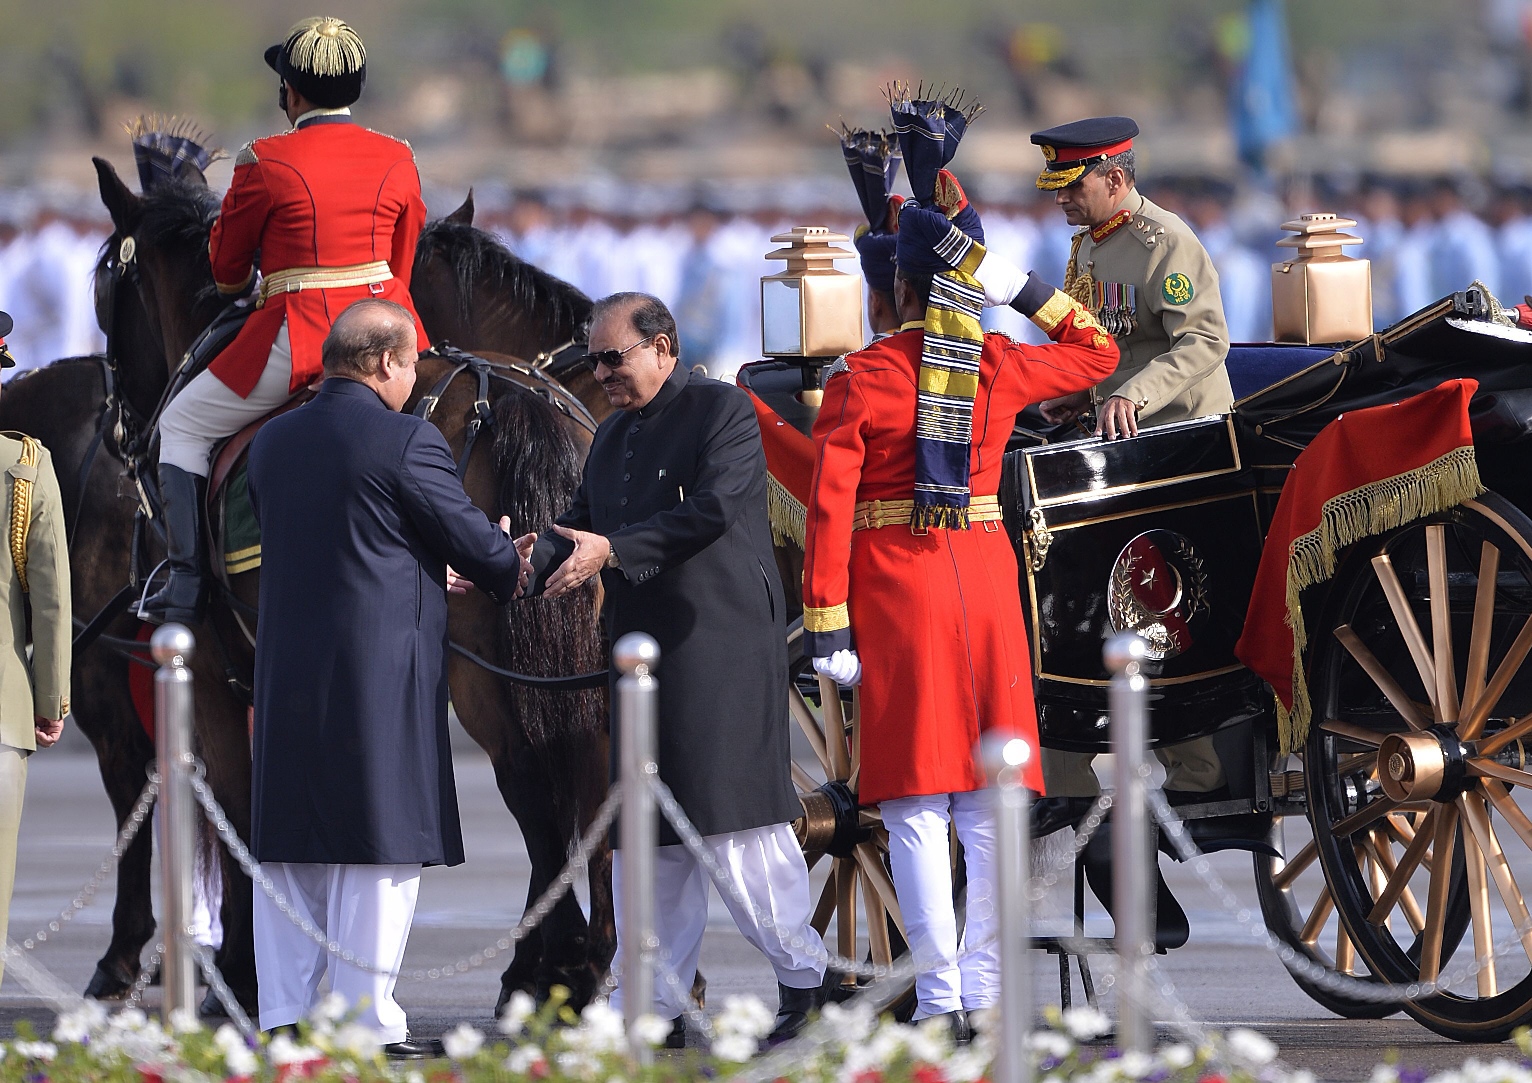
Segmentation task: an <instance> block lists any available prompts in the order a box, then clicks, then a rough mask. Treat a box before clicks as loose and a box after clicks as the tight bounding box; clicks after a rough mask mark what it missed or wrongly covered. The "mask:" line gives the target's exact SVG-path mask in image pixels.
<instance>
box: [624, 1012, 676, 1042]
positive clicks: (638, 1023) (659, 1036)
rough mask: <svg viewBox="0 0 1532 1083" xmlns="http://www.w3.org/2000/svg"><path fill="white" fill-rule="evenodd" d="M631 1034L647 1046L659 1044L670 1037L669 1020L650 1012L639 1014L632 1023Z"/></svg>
mask: <svg viewBox="0 0 1532 1083" xmlns="http://www.w3.org/2000/svg"><path fill="white" fill-rule="evenodd" d="M633 1036H634V1037H635V1038H637V1039H638V1040H639V1041H641V1042H643V1043H644V1044H645V1045H647V1046H651V1047H654V1046H659V1045H660V1044H662V1043H663V1042H664V1041H665V1039H666V1038H668V1037H670V1020H669V1019H661V1018H660V1017H659V1016H657V1015H654V1014H652V1013H651V1014H649V1015H641V1016H639V1017H638V1019H637V1020H635V1021H634V1023H633Z"/></svg>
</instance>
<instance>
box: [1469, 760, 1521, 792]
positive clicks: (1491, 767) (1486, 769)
mask: <svg viewBox="0 0 1532 1083" xmlns="http://www.w3.org/2000/svg"><path fill="white" fill-rule="evenodd" d="M1468 773H1469V774H1471V775H1478V776H1479V777H1480V778H1494V779H1499V780H1500V781H1501V782H1509V783H1510V784H1511V785H1512V786H1532V774H1528V773H1527V772H1526V771H1518V770H1516V768H1514V767H1507V766H1506V765H1505V764H1503V763H1496V762H1495V761H1494V760H1485V759H1478V758H1475V759H1471V760H1469V761H1468Z"/></svg>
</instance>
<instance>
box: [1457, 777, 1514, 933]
mask: <svg viewBox="0 0 1532 1083" xmlns="http://www.w3.org/2000/svg"><path fill="white" fill-rule="evenodd" d="M1457 803H1458V805H1459V807H1461V808H1462V810H1463V820H1464V822H1465V823H1467V824H1468V826H1469V828H1470V829H1471V831H1472V835H1473V841H1474V843H1475V844H1476V848H1477V849H1478V850H1479V852H1480V853H1481V854H1482V860H1483V861H1484V862H1486V863H1487V864H1488V865H1489V871H1490V875H1491V876H1493V877H1494V878H1495V888H1496V889H1497V890H1498V891H1499V892H1500V901H1501V902H1503V903H1505V909H1506V913H1508V914H1509V915H1510V916H1511V922H1512V924H1514V925H1515V926H1516V934H1517V936H1518V937H1520V939H1521V950H1522V951H1524V952H1526V953H1527V958H1528V959H1532V915H1528V913H1527V904H1526V901H1525V899H1524V898H1523V897H1522V894H1521V885H1520V884H1518V883H1517V882H1516V877H1515V875H1514V874H1513V873H1512V872H1511V865H1510V862H1508V861H1507V860H1506V859H1505V851H1504V850H1503V849H1501V847H1500V837H1499V836H1498V835H1496V834H1495V828H1494V825H1492V824H1491V823H1490V822H1489V811H1488V810H1487V809H1485V807H1484V798H1483V797H1481V796H1480V795H1479V794H1477V793H1474V792H1472V791H1470V792H1468V793H1465V794H1463V796H1462V797H1459V798H1458V802H1457ZM1470 853H1472V851H1470ZM1480 875H1481V876H1482V875H1483V873H1482V871H1481V872H1480ZM1484 896H1485V920H1486V921H1488V913H1489V892H1488V890H1486V891H1485V893H1484ZM1476 920H1477V919H1476ZM1490 943H1491V947H1490V949H1489V950H1491V951H1493V950H1494V949H1493V941H1491V942H1490Z"/></svg>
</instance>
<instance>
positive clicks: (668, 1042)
mask: <svg viewBox="0 0 1532 1083" xmlns="http://www.w3.org/2000/svg"><path fill="white" fill-rule="evenodd" d="M665 1048H666V1049H685V1048H686V1016H684V1015H678V1016H676V1017H675V1018H674V1019H672V1020H671V1021H670V1033H669V1034H667V1035H665Z"/></svg>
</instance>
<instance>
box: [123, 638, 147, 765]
mask: <svg viewBox="0 0 1532 1083" xmlns="http://www.w3.org/2000/svg"><path fill="white" fill-rule="evenodd" d="M153 634H154V625H152V624H140V625H139V626H138V634H137V635H136V636H134V637H133V638H134V639H136V640H138V641H139V642H140V643H142V644H144V652H143V653H144V657H145V658H147V657H149V637H150V636H152V635H153ZM123 665H125V666H127V667H128V694H129V695H131V696H132V697H133V709H134V710H135V711H137V712H138V723H139V725H141V726H143V727H144V732H145V733H147V734H148V735H149V740H151V741H152V740H154V670H152V669H150V668H149V667H148V666H141V665H139V664H138V663H137V662H128V661H124V662H123Z"/></svg>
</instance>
